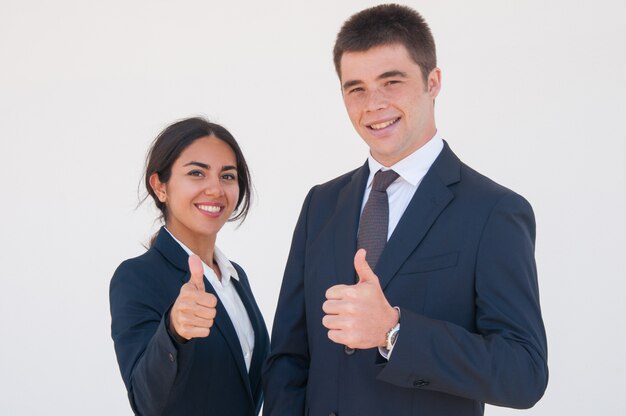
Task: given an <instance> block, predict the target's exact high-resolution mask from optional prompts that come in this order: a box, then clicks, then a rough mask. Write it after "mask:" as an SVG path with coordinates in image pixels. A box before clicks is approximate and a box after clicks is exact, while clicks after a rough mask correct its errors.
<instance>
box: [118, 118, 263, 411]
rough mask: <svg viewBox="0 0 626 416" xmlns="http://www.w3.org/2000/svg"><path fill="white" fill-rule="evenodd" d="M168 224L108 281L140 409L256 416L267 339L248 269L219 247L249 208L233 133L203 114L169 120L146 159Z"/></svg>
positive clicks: (131, 391)
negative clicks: (229, 225)
mask: <svg viewBox="0 0 626 416" xmlns="http://www.w3.org/2000/svg"><path fill="white" fill-rule="evenodd" d="M145 182H146V188H147V190H148V193H149V195H150V196H151V197H152V198H153V199H154V202H155V204H156V206H157V207H158V208H159V210H160V211H161V214H162V219H163V220H164V223H165V226H164V227H162V228H161V229H160V231H159V232H158V233H157V235H156V236H155V237H154V238H153V240H152V242H151V246H150V248H149V249H148V251H147V252H146V253H144V254H143V255H141V256H139V257H137V258H134V259H130V260H126V261H125V262H123V263H122V264H121V265H120V266H119V267H118V269H117V270H116V271H115V274H114V275H113V278H112V279H111V287H110V302H111V318H112V323H111V333H112V337H113V341H114V343H115V352H116V354H117V360H118V363H119V366H120V370H121V372H122V378H123V379H124V383H125V384H126V389H127V390H128V398H129V400H130V404H131V407H132V408H133V410H134V411H135V413H136V414H138V415H209V414H210V415H228V416H237V415H256V414H258V412H259V409H260V407H261V401H262V393H261V383H260V378H261V367H262V363H263V361H264V359H265V357H266V356H267V353H268V349H269V340H268V334H267V329H266V327H265V323H264V322H263V318H262V316H261V312H260V311H259V308H258V306H257V304H256V302H255V300H254V297H253V296H252V291H251V289H250V285H249V283H248V278H247V277H246V274H245V273H244V271H243V270H242V269H241V267H240V266H239V265H237V264H236V263H231V262H230V261H228V259H227V258H226V257H225V255H224V254H223V253H222V252H221V251H220V250H219V249H218V248H217V247H216V245H215V240H216V237H217V233H218V232H219V230H220V229H221V228H222V226H223V225H224V224H225V223H226V221H229V220H238V219H242V220H243V219H244V218H245V216H246V214H247V213H248V209H249V207H250V189H251V184H250V179H249V172H248V167H247V165H246V161H245V159H244V157H243V154H242V153H241V150H240V149H239V145H238V144H237V142H236V141H235V139H234V138H233V136H232V135H231V134H230V133H229V132H228V131H227V130H226V129H225V128H223V127H221V126H219V125H217V124H213V123H209V122H207V121H206V120H203V119H200V118H190V119H186V120H182V121H179V122H177V123H175V124H172V125H171V126H169V127H167V128H166V129H165V130H164V131H163V132H162V133H161V134H160V135H159V136H158V137H157V138H156V140H155V141H154V143H153V144H152V147H151V149H150V152H149V154H148V160H147V164H146V175H145Z"/></svg>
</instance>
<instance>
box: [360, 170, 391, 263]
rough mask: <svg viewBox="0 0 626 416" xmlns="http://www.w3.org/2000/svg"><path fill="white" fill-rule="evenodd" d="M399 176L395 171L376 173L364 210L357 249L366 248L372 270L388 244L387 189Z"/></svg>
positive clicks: (367, 258)
mask: <svg viewBox="0 0 626 416" xmlns="http://www.w3.org/2000/svg"><path fill="white" fill-rule="evenodd" d="M398 176H399V175H398V174H397V173H396V172H394V171H393V170H386V171H384V172H383V171H382V170H379V171H378V172H376V175H374V181H373V182H372V191H371V192H370V196H369V198H367V202H366V203H365V208H363V214H361V221H360V222H359V235H358V236H357V243H356V244H357V248H364V249H365V251H367V256H366V260H367V262H368V263H369V265H370V267H371V268H372V270H373V269H374V267H376V263H378V259H379V258H380V255H381V254H382V252H383V249H384V248H385V244H387V232H388V230H389V199H388V198H387V187H388V186H389V185H391V183H392V182H393V181H395V180H396V179H397V178H398Z"/></svg>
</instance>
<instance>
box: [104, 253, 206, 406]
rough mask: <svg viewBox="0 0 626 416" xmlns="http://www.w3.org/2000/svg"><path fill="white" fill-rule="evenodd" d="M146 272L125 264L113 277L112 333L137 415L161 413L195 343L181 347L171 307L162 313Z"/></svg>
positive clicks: (110, 294) (123, 375)
mask: <svg viewBox="0 0 626 416" xmlns="http://www.w3.org/2000/svg"><path fill="white" fill-rule="evenodd" d="M144 274H145V271H143V273H142V270H139V269H137V268H136V267H134V265H129V264H128V263H127V262H125V263H122V265H120V267H119V268H118V269H117V270H116V272H115V274H114V275H113V278H112V279H111V285H110V291H109V300H110V305H111V335H112V337H113V341H114V344H115V352H116V355H117V361H118V364H119V366H120V370H121V373H122V378H123V379H124V384H125V385H126V389H127V391H128V398H129V401H130V405H131V407H132V409H133V411H134V412H135V414H137V415H160V414H163V411H164V408H165V406H166V403H167V400H168V397H169V393H170V390H171V389H172V386H173V384H174V382H175V380H176V376H177V374H179V373H180V372H181V367H184V366H186V365H188V364H189V362H190V360H191V356H192V354H193V345H194V343H193V342H192V341H193V340H192V341H190V342H188V343H185V344H180V343H178V342H176V341H175V340H174V339H173V338H172V336H171V335H170V334H169V332H168V329H167V328H168V325H169V322H168V319H167V317H168V315H169V309H167V310H166V312H165V313H164V314H162V312H161V311H162V310H163V307H162V306H161V305H158V301H157V300H156V299H158V297H157V296H155V293H154V292H155V288H154V287H152V286H153V285H152V286H151V285H150V281H151V279H149V278H147V277H146V276H145V275H144ZM152 282H154V281H153V280H152Z"/></svg>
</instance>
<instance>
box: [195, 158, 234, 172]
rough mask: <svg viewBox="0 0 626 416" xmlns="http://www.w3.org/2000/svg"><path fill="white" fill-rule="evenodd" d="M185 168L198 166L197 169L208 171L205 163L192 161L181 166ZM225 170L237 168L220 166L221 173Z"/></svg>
mask: <svg viewBox="0 0 626 416" xmlns="http://www.w3.org/2000/svg"><path fill="white" fill-rule="evenodd" d="M186 166H198V167H199V168H202V169H209V165H207V164H206V163H202V162H197V161H195V160H192V161H191V162H187V163H185V164H184V165H183V167H186ZM225 170H237V166H233V165H225V166H222V169H221V172H224V171H225Z"/></svg>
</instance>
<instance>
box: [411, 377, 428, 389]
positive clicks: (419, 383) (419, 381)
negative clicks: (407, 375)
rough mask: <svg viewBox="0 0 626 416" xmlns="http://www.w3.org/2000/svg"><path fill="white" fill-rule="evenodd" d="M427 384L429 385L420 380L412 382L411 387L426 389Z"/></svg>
mask: <svg viewBox="0 0 626 416" xmlns="http://www.w3.org/2000/svg"><path fill="white" fill-rule="evenodd" d="M429 384H430V381H426V380H423V379H421V378H420V379H419V380H415V381H414V382H413V387H426V386H428V385H429Z"/></svg>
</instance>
